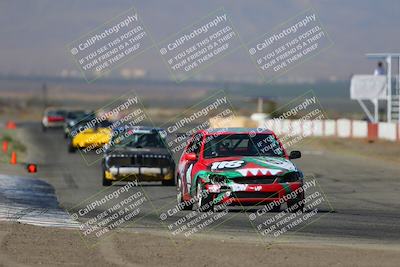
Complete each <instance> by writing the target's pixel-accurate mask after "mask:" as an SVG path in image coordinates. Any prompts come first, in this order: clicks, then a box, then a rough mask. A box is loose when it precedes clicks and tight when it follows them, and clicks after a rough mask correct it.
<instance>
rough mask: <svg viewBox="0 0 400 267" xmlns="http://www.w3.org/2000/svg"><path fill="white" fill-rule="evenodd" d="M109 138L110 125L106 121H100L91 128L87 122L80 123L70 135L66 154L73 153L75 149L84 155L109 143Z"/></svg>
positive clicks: (110, 132) (110, 133)
mask: <svg viewBox="0 0 400 267" xmlns="http://www.w3.org/2000/svg"><path fill="white" fill-rule="evenodd" d="M88 125H89V126H88ZM111 136H112V130H111V123H110V122H108V121H102V122H101V123H97V124H96V125H94V126H92V127H90V124H89V123H88V122H87V121H85V122H80V123H78V125H76V126H75V127H74V128H73V129H72V131H71V133H70V136H69V140H68V152H70V153H74V152H75V151H76V150H77V149H79V150H81V151H82V152H84V153H87V152H90V151H94V150H95V149H97V148H99V147H102V146H104V145H105V144H107V143H109V142H110V140H111Z"/></svg>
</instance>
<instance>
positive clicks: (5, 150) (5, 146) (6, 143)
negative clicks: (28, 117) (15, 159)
mask: <svg viewBox="0 0 400 267" xmlns="http://www.w3.org/2000/svg"><path fill="white" fill-rule="evenodd" d="M7 151H8V141H3V152H4V153H7Z"/></svg>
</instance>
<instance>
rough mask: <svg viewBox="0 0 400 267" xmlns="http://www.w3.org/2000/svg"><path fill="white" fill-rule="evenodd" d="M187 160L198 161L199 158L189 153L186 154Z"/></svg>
mask: <svg viewBox="0 0 400 267" xmlns="http://www.w3.org/2000/svg"><path fill="white" fill-rule="evenodd" d="M185 159H186V160H188V161H196V160H197V156H196V154H195V153H187V154H185Z"/></svg>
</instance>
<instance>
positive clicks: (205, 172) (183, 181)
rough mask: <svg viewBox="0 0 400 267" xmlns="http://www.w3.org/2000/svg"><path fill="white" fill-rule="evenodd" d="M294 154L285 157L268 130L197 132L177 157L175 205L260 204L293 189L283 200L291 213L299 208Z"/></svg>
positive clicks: (209, 207) (299, 175) (202, 208)
mask: <svg viewBox="0 0 400 267" xmlns="http://www.w3.org/2000/svg"><path fill="white" fill-rule="evenodd" d="M300 157H301V153H300V151H292V152H291V153H290V155H287V153H286V151H285V149H284V148H283V146H282V144H281V142H280V141H279V140H278V138H277V137H276V135H275V134H274V133H273V132H272V131H269V130H265V131H262V132H259V131H257V129H246V128H225V129H208V130H200V131H198V132H196V133H195V134H194V135H193V136H192V138H191V140H190V141H189V143H188V145H187V147H186V148H185V150H184V152H183V153H182V156H181V158H180V160H179V166H178V170H177V181H178V194H177V199H178V206H180V207H182V209H192V208H194V209H195V210H200V211H208V210H212V209H214V207H215V205H221V204H225V205H243V206H245V205H252V206H255V205H260V204H263V205H264V204H266V203H269V202H273V201H276V202H275V203H279V202H278V201H282V198H283V196H285V195H287V194H289V193H291V192H294V193H293V194H292V195H295V197H293V198H291V200H288V201H285V203H286V204H287V206H288V208H291V210H293V211H297V210H303V208H304V203H303V202H304V201H303V199H304V193H303V190H299V188H301V187H302V186H303V173H302V172H301V171H300V170H299V169H297V167H296V166H295V165H294V164H293V163H292V162H291V161H290V160H291V159H295V158H300ZM283 199H288V197H286V198H283ZM280 208H281V206H280V205H279V206H277V207H276V208H275V209H274V210H279V209H280Z"/></svg>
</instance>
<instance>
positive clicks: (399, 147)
mask: <svg viewBox="0 0 400 267" xmlns="http://www.w3.org/2000/svg"><path fill="white" fill-rule="evenodd" d="M298 147H299V148H300V149H301V148H304V149H314V150H321V151H324V150H325V151H331V152H336V153H345V154H347V155H352V156H357V157H362V158H365V159H368V158H369V159H377V160H382V161H387V162H390V163H400V157H399V155H400V143H399V142H389V141H383V140H376V141H373V142H370V141H368V140H366V139H348V138H308V139H306V140H305V141H304V142H302V143H300V144H299V145H298Z"/></svg>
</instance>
